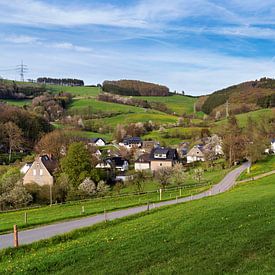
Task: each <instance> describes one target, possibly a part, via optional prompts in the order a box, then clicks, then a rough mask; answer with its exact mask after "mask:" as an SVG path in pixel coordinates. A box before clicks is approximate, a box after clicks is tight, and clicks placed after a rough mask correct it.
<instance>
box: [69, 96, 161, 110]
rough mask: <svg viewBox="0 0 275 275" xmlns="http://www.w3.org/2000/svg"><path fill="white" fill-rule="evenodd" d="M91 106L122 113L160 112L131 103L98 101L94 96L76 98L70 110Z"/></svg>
mask: <svg viewBox="0 0 275 275" xmlns="http://www.w3.org/2000/svg"><path fill="white" fill-rule="evenodd" d="M87 107H91V111H92V112H97V111H102V112H122V113H145V112H151V113H160V112H158V111H154V110H150V109H149V110H148V109H144V108H139V107H135V106H130V105H123V104H117V103H111V102H104V101H98V100H96V99H93V98H83V99H74V100H73V102H72V104H71V105H70V107H69V111H75V110H77V111H78V110H81V109H83V108H87Z"/></svg>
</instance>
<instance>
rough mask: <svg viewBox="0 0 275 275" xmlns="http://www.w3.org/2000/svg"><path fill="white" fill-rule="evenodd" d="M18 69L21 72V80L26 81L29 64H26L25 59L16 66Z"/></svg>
mask: <svg viewBox="0 0 275 275" xmlns="http://www.w3.org/2000/svg"><path fill="white" fill-rule="evenodd" d="M16 70H17V72H19V74H20V81H22V82H24V81H25V79H24V74H25V73H26V72H27V71H28V66H27V65H24V63H23V60H22V61H21V64H20V65H17V66H16Z"/></svg>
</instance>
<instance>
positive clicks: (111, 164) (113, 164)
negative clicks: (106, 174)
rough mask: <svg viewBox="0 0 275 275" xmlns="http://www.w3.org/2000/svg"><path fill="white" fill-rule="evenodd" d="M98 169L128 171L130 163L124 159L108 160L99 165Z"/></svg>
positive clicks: (113, 158)
mask: <svg viewBox="0 0 275 275" xmlns="http://www.w3.org/2000/svg"><path fill="white" fill-rule="evenodd" d="M96 168H102V169H112V168H114V169H116V170H119V171H122V172H123V171H127V170H128V168H129V162H128V161H127V160H126V159H124V158H122V157H112V158H107V159H105V160H104V161H102V162H100V163H98V164H97V165H96Z"/></svg>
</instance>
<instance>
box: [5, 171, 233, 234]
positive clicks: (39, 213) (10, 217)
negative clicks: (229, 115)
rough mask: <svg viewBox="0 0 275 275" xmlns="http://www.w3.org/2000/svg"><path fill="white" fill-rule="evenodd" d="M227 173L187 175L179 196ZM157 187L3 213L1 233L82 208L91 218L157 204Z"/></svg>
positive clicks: (74, 213) (64, 216)
mask: <svg viewBox="0 0 275 275" xmlns="http://www.w3.org/2000/svg"><path fill="white" fill-rule="evenodd" d="M226 172H228V170H217V171H213V172H206V173H205V174H204V177H203V179H202V181H201V183H200V184H199V185H198V183H197V182H196V181H195V180H194V179H193V177H192V175H191V174H188V175H187V178H186V180H185V182H184V184H183V186H182V187H181V188H182V191H181V195H182V196H188V195H191V194H196V193H199V192H202V191H205V190H207V189H208V188H210V186H211V185H213V184H215V183H218V182H219V181H220V180H221V179H222V178H223V177H224V176H225V174H226ZM170 187H176V186H175V185H174V186H173V185H170V186H169V188H170ZM157 188H158V185H156V183H150V182H149V183H147V184H146V186H145V188H144V191H147V192H148V191H151V192H150V193H147V194H141V195H131V194H133V193H134V192H136V190H135V189H134V187H132V186H128V187H125V188H123V189H121V192H120V193H121V195H127V194H128V196H122V197H118V196H117V195H116V194H117V193H116V192H115V191H112V192H111V195H113V196H115V197H112V198H110V197H106V198H95V199H90V200H86V201H75V202H71V203H67V204H62V205H53V206H51V207H50V206H45V207H40V208H34V209H30V210H19V211H12V212H6V213H0V220H1V223H0V233H1V232H2V233H3V232H6V231H9V230H10V229H11V228H12V226H13V224H17V225H18V226H19V228H28V227H33V226H35V225H40V224H47V223H52V222H55V221H58V220H66V219H71V218H76V217H81V216H83V214H81V208H82V206H84V207H85V215H93V214H97V213H102V212H103V211H104V209H105V210H106V211H111V210H115V209H121V208H127V207H130V206H135V205H140V204H146V203H147V202H148V201H150V202H157V201H159V193H158V189H157ZM179 195H180V191H179V190H178V189H175V188H173V189H172V190H167V191H165V192H163V196H162V199H163V200H168V199H173V198H176V197H177V196H179ZM25 212H27V213H28V224H27V225H26V224H25V222H24V215H25Z"/></svg>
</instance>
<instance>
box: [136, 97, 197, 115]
mask: <svg viewBox="0 0 275 275" xmlns="http://www.w3.org/2000/svg"><path fill="white" fill-rule="evenodd" d="M136 98H138V99H144V100H147V101H149V102H150V101H153V102H161V103H164V104H165V105H166V106H167V107H168V108H169V109H170V110H172V111H173V112H175V113H176V114H178V115H182V114H184V113H186V114H192V113H193V110H194V103H195V102H196V101H197V98H195V97H188V96H181V95H172V96H164V97H161V96H141V97H136Z"/></svg>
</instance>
